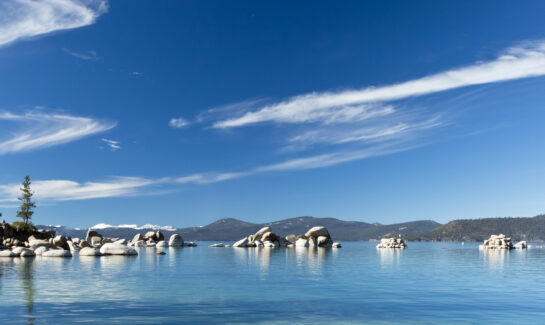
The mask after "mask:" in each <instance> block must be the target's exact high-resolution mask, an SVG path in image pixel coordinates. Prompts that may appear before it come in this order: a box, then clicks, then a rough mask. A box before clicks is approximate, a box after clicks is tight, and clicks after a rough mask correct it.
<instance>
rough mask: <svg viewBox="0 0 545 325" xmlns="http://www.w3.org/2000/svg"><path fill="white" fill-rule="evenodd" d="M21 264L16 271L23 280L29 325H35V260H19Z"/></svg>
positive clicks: (17, 264) (18, 264)
mask: <svg viewBox="0 0 545 325" xmlns="http://www.w3.org/2000/svg"><path fill="white" fill-rule="evenodd" d="M18 262H19V263H16V270H17V273H18V274H19V278H20V279H21V285H22V287H23V291H24V297H25V302H26V308H27V313H28V318H27V322H28V324H34V320H35V318H34V317H33V315H32V314H33V312H34V294H35V291H34V259H33V258H22V259H18Z"/></svg>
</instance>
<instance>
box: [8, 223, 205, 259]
mask: <svg viewBox="0 0 545 325" xmlns="http://www.w3.org/2000/svg"><path fill="white" fill-rule="evenodd" d="M0 240H1V243H2V245H1V246H2V247H0V249H2V250H0V257H17V256H21V257H25V256H36V255H40V256H42V257H71V256H72V254H73V253H76V252H77V253H79V255H80V256H102V255H137V254H138V252H137V251H136V249H134V247H145V246H146V247H169V246H170V247H182V246H189V247H191V246H197V244H195V243H193V242H189V243H184V240H183V238H182V237H181V236H180V235H178V234H173V235H172V236H170V239H169V241H168V242H166V241H165V238H164V236H163V234H162V233H161V232H160V231H157V232H152V231H151V232H148V233H146V234H145V235H144V236H142V235H141V234H137V235H136V236H134V238H133V239H132V240H131V241H128V242H127V240H126V239H124V238H108V237H103V236H102V235H101V234H99V233H98V232H97V231H96V230H93V229H89V230H88V231H87V235H86V236H85V239H80V238H71V237H69V236H63V235H58V236H55V232H54V231H41V230H38V231H34V232H32V234H30V235H29V234H26V235H25V233H23V232H20V231H18V230H17V229H15V228H13V227H11V226H10V225H9V224H7V223H5V222H2V224H0ZM163 253H164V252H163Z"/></svg>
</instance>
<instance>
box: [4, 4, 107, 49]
mask: <svg viewBox="0 0 545 325" xmlns="http://www.w3.org/2000/svg"><path fill="white" fill-rule="evenodd" d="M107 9H108V2H107V1H106V0H40V1H33V0H3V1H2V2H1V3H0V46H3V45H7V44H9V43H12V42H14V41H17V40H23V39H29V38H32V37H35V36H38V35H44V34H48V33H52V32H56V31H61V30H68V29H74V28H79V27H83V26H87V25H91V24H93V23H94V22H95V21H96V19H97V18H98V17H99V16H100V15H101V14H103V13H105V12H106V11H107Z"/></svg>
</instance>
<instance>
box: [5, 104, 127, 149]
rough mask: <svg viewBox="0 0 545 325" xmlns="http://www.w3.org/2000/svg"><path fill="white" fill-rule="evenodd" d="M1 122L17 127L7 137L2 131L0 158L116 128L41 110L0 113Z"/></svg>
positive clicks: (90, 120)
mask: <svg viewBox="0 0 545 325" xmlns="http://www.w3.org/2000/svg"><path fill="white" fill-rule="evenodd" d="M2 121H4V122H5V123H6V124H7V123H8V122H9V123H14V124H17V125H18V126H19V127H18V128H15V129H14V131H12V132H11V134H8V133H7V132H6V133H5V134H7V135H8V137H7V139H2V138H0V155H4V154H9V153H17V152H25V151H30V150H36V149H41V148H47V147H52V146H56V145H60V144H65V143H68V142H72V141H76V140H79V139H81V138H84V137H86V136H90V135H93V134H97V133H100V132H104V131H107V130H110V129H112V128H113V127H115V125H116V123H113V122H108V121H100V120H96V119H92V118H89V117H80V116H71V115H66V114H48V113H44V112H42V111H31V112H27V113H25V114H14V113H10V112H0V123H1V122H2ZM4 129H8V128H7V127H6V128H4ZM2 135H3V134H2ZM2 135H0V137H1V136H2Z"/></svg>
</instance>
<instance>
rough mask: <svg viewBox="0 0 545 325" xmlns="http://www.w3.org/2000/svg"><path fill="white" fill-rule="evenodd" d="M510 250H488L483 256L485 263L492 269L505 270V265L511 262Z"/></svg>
mask: <svg viewBox="0 0 545 325" xmlns="http://www.w3.org/2000/svg"><path fill="white" fill-rule="evenodd" d="M509 253H510V252H509V250H505V249H486V250H482V251H481V254H482V255H483V257H484V261H485V263H486V264H487V265H488V267H489V268H491V269H503V266H504V264H505V263H506V261H507V262H509Z"/></svg>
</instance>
